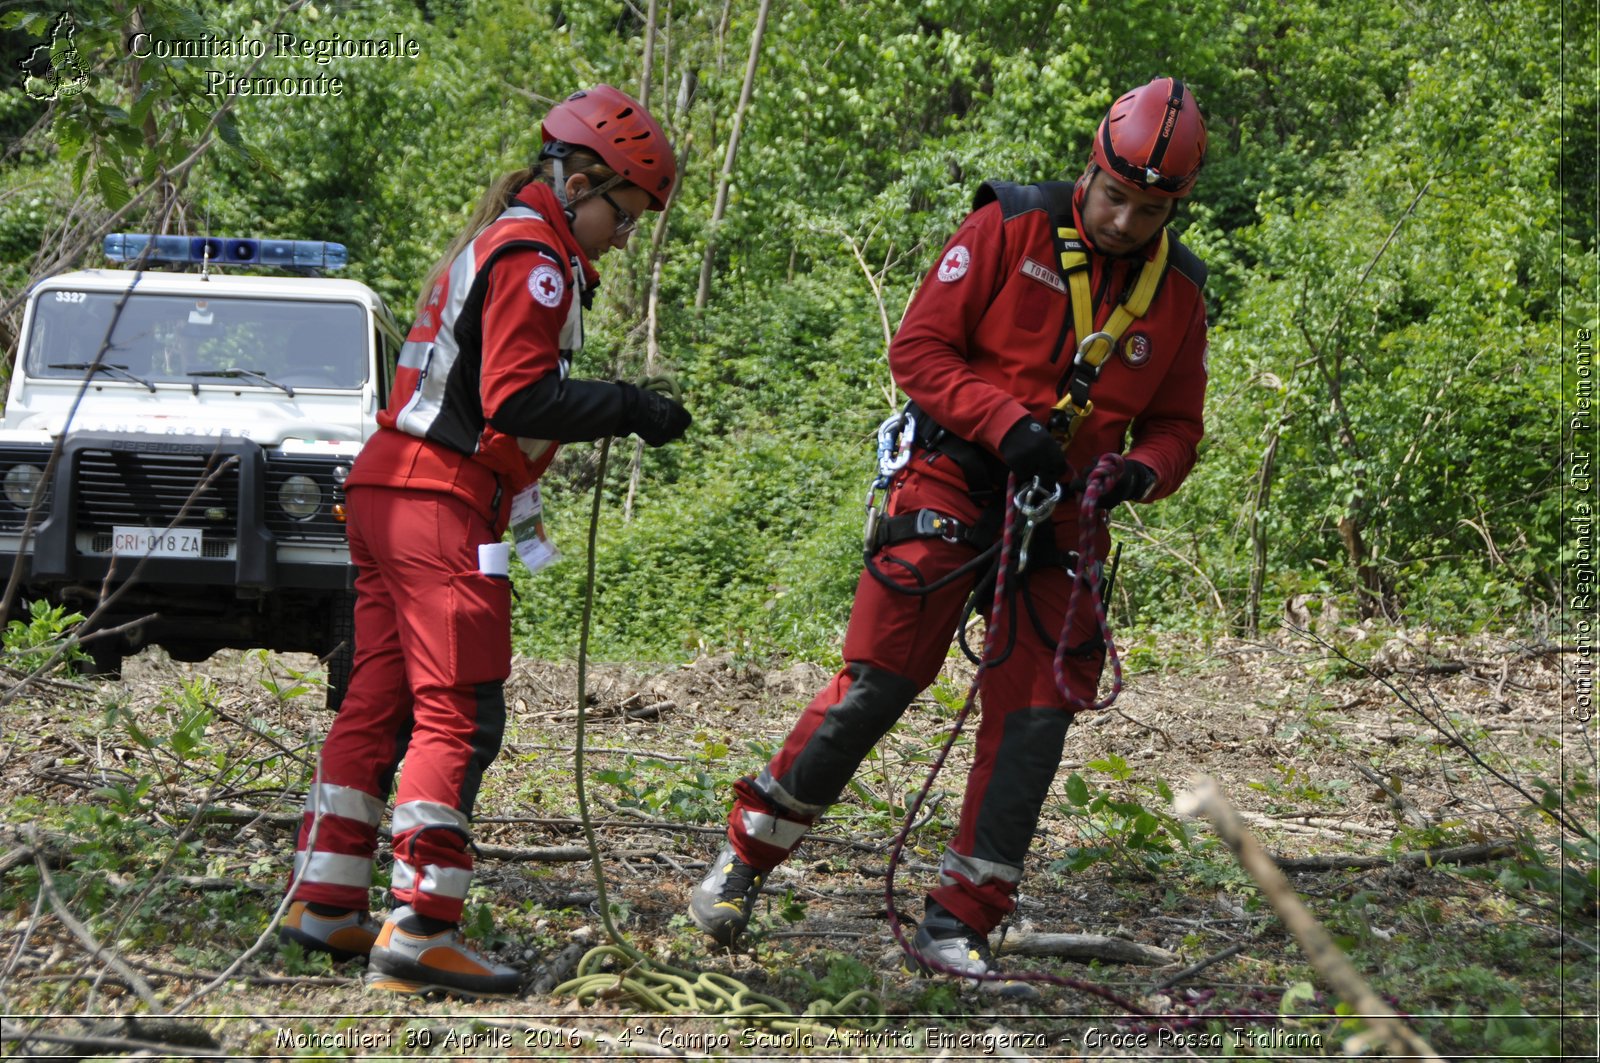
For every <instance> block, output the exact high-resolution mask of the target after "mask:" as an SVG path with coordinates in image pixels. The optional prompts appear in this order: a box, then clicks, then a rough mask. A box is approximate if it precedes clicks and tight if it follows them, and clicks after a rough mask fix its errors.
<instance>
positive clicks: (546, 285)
mask: <svg viewBox="0 0 1600 1063" xmlns="http://www.w3.org/2000/svg"><path fill="white" fill-rule="evenodd" d="M566 289H567V284H566V281H564V280H562V279H561V271H560V270H558V269H556V268H555V267H554V266H548V265H538V266H535V267H533V272H531V273H529V274H528V292H529V294H531V295H532V296H533V301H534V302H536V303H538V304H539V305H540V306H559V305H560V304H561V295H562V293H563V292H565V291H566Z"/></svg>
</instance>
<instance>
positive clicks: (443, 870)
mask: <svg viewBox="0 0 1600 1063" xmlns="http://www.w3.org/2000/svg"><path fill="white" fill-rule="evenodd" d="M391 881H392V882H393V885H394V890H395V896H397V897H398V896H399V895H400V891H401V890H420V891H422V892H423V893H426V894H429V895H431V896H434V897H453V898H455V899H456V900H458V901H464V900H466V898H467V887H468V886H470V885H472V868H470V867H440V866H439V865H438V864H424V865H423V866H422V880H421V882H420V883H419V882H418V881H417V872H416V871H415V870H413V869H412V867H411V865H410V864H406V863H402V862H401V861H399V860H396V861H395V862H394V877H393V879H392V880H391ZM408 903H409V902H408ZM413 907H415V905H413Z"/></svg>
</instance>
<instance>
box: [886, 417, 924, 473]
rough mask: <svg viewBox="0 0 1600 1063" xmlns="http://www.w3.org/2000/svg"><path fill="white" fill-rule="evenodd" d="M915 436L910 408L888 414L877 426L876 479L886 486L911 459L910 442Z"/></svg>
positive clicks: (914, 424)
mask: <svg viewBox="0 0 1600 1063" xmlns="http://www.w3.org/2000/svg"><path fill="white" fill-rule="evenodd" d="M916 438H917V419H916V417H915V416H913V415H912V413H911V411H910V410H901V411H900V412H899V413H894V414H890V415H889V416H888V417H887V418H885V419H884V422H883V423H882V424H881V425H879V426H878V481H879V483H880V485H882V486H885V487H886V486H888V484H889V478H890V477H892V476H893V475H894V474H895V473H897V472H899V471H900V470H901V469H903V468H905V467H906V464H907V463H908V462H910V461H911V444H912V442H913V441H914V440H915V439H916Z"/></svg>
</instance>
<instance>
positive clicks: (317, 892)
mask: <svg viewBox="0 0 1600 1063" xmlns="http://www.w3.org/2000/svg"><path fill="white" fill-rule="evenodd" d="M323 822H324V823H326V822H327V821H326V820H324V821H323ZM319 840H320V839H319ZM294 875H295V878H296V879H297V880H298V882H299V884H298V885H297V886H296V887H295V891H294V896H295V899H296V900H301V901H311V902H314V903H316V904H332V905H337V906H338V907H340V908H350V909H353V910H356V911H366V910H367V908H368V903H367V891H368V890H369V889H371V888H372V857H370V856H345V855H342V854H340V853H324V852H315V853H307V852H298V853H295V854H294Z"/></svg>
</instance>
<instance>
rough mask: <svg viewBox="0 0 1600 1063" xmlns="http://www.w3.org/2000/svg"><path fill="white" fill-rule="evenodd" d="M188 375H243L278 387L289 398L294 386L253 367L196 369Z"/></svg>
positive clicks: (230, 376) (247, 378)
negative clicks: (282, 382)
mask: <svg viewBox="0 0 1600 1063" xmlns="http://www.w3.org/2000/svg"><path fill="white" fill-rule="evenodd" d="M189 375H190V376H216V377H226V378H227V379H229V380H237V379H238V378H240V377H243V378H245V379H246V380H256V381H260V382H261V383H263V384H266V385H267V386H269V387H274V388H279V389H281V390H282V391H283V392H284V393H285V394H287V395H288V396H289V397H290V398H291V399H292V398H294V388H292V387H290V386H289V385H288V384H280V383H278V382H277V381H276V380H274V379H272V378H271V377H269V376H267V375H266V374H265V373H260V372H257V371H256V370H254V369H240V368H239V367H238V366H234V367H233V368H231V369H196V370H193V371H192V372H190V374H189ZM196 387H197V388H198V385H196Z"/></svg>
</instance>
